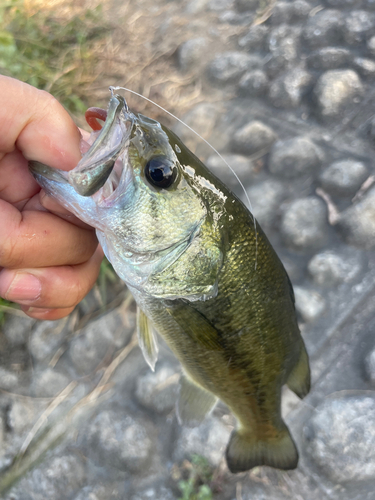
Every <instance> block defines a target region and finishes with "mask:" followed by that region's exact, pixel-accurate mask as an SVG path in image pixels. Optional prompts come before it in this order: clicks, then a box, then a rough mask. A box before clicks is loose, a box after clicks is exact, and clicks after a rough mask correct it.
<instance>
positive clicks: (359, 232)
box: [336, 188, 375, 249]
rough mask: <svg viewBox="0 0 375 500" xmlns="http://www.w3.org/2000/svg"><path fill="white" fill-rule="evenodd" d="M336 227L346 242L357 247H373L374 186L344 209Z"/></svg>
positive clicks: (374, 225)
mask: <svg viewBox="0 0 375 500" xmlns="http://www.w3.org/2000/svg"><path fill="white" fill-rule="evenodd" d="M336 227H337V229H338V231H339V232H340V234H341V235H342V237H343V239H344V240H345V241H346V242H347V243H349V244H351V245H355V246H357V247H359V248H365V249H372V248H375V237H374V235H375V188H372V189H370V190H369V191H368V192H367V193H366V195H364V196H363V198H362V199H361V200H360V201H358V202H357V203H355V204H354V205H352V206H350V207H349V208H347V209H346V210H344V211H343V212H342V213H341V214H340V219H339V221H338V223H337V226H336Z"/></svg>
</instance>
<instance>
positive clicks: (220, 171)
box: [206, 154, 258, 193]
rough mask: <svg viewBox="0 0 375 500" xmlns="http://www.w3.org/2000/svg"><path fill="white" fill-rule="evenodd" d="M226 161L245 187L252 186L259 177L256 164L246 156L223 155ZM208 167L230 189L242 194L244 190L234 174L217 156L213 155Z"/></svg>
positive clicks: (209, 159) (208, 161)
mask: <svg viewBox="0 0 375 500" xmlns="http://www.w3.org/2000/svg"><path fill="white" fill-rule="evenodd" d="M222 156H223V158H224V160H225V161H226V162H227V163H228V165H230V166H231V167H232V169H233V170H234V171H235V172H236V174H237V176H238V177H239V178H240V180H241V182H242V183H243V184H244V186H248V185H249V184H251V183H252V182H253V181H254V179H255V178H256V176H257V173H258V172H257V169H256V166H255V165H254V163H253V162H252V161H251V160H250V159H249V158H246V156H242V155H231V154H227V155H222ZM206 166H207V167H208V168H209V169H210V170H211V172H212V173H213V174H215V175H216V177H218V178H219V179H220V180H221V181H222V182H223V183H224V184H225V185H226V186H228V187H229V189H231V190H233V191H234V192H238V193H242V188H241V186H240V184H239V182H238V180H237V179H236V177H235V176H234V174H233V172H232V171H231V170H230V169H229V168H228V166H227V165H226V164H225V163H224V162H223V160H222V159H221V158H220V156H218V155H217V154H213V155H211V156H210V157H209V158H208V159H207V161H206Z"/></svg>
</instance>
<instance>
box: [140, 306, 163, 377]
mask: <svg viewBox="0 0 375 500" xmlns="http://www.w3.org/2000/svg"><path fill="white" fill-rule="evenodd" d="M137 333H138V343H139V347H140V348H141V350H142V352H143V356H144V357H145V360H146V361H147V363H148V364H149V365H150V368H151V370H152V371H155V363H156V361H157V359H158V352H159V348H158V344H157V341H156V337H155V334H154V332H153V328H152V324H151V321H150V320H149V319H148V317H147V316H146V315H145V313H144V312H143V311H142V310H141V309H140V308H139V307H137Z"/></svg>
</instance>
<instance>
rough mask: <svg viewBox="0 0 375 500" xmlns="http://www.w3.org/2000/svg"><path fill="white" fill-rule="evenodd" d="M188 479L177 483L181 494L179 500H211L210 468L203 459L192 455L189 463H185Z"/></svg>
mask: <svg viewBox="0 0 375 500" xmlns="http://www.w3.org/2000/svg"><path fill="white" fill-rule="evenodd" d="M185 469H188V471H189V472H188V478H187V479H184V480H181V481H179V483H178V487H179V489H180V491H181V493H182V497H180V498H179V500H212V498H213V496H212V490H211V487H210V485H209V484H210V482H211V480H212V473H213V471H212V467H211V466H210V464H209V463H208V461H207V459H206V458H205V457H202V456H201V455H193V456H192V459H191V462H187V463H186V466H185Z"/></svg>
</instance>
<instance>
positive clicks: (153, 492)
mask: <svg viewBox="0 0 375 500" xmlns="http://www.w3.org/2000/svg"><path fill="white" fill-rule="evenodd" d="M130 500H177V497H176V496H175V495H174V493H173V491H172V490H170V489H169V488H165V487H164V486H159V487H152V488H147V489H145V490H143V491H140V492H137V493H135V494H134V495H133V496H132V497H131V498H130Z"/></svg>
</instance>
